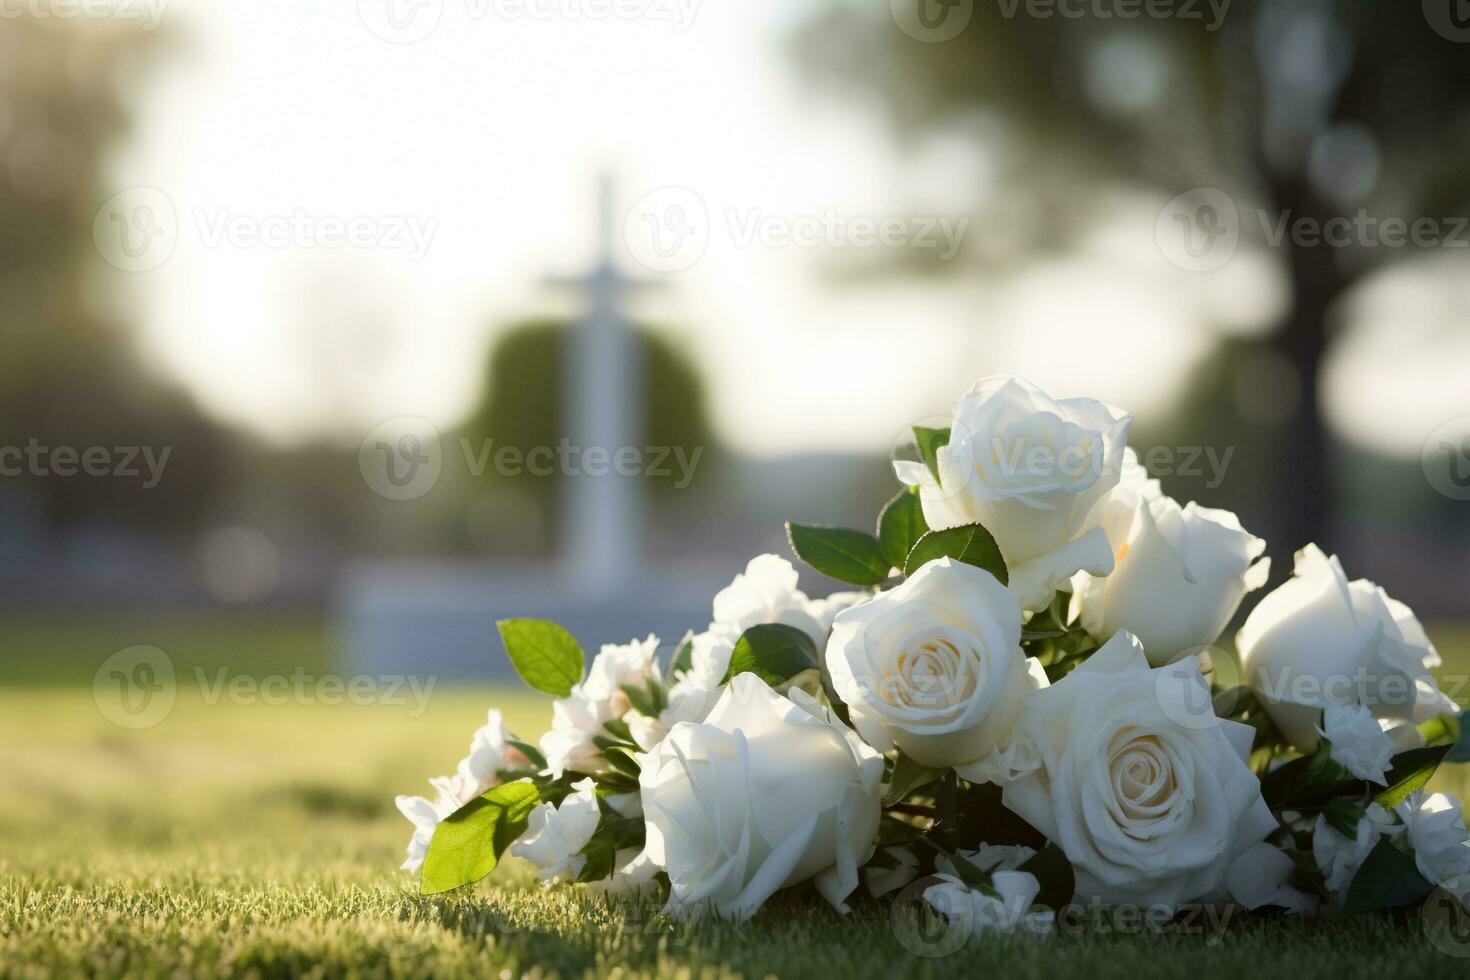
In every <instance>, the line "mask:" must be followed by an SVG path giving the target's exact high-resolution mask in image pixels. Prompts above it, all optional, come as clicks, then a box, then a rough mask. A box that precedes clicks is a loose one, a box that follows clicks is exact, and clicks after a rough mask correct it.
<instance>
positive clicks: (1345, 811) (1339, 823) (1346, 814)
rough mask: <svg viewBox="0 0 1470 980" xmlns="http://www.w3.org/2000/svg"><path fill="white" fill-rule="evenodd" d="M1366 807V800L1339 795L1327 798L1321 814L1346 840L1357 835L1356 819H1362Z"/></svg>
mask: <svg viewBox="0 0 1470 980" xmlns="http://www.w3.org/2000/svg"><path fill="white" fill-rule="evenodd" d="M1367 809H1368V804H1367V802H1366V801H1364V800H1362V799H1359V798H1357V797H1352V796H1339V797H1337V798H1335V799H1332V800H1328V801H1327V805H1326V806H1324V807H1323V808H1322V816H1324V817H1326V818H1327V825H1328V826H1330V827H1331V828H1332V829H1333V830H1335V831H1337V832H1338V833H1339V834H1342V836H1344V837H1346V838H1347V839H1348V840H1353V839H1355V838H1356V837H1357V836H1358V821H1360V820H1362V819H1363V813H1364V812H1365V811H1366V810H1367Z"/></svg>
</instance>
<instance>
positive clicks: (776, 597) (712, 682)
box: [644, 554, 864, 748]
mask: <svg viewBox="0 0 1470 980" xmlns="http://www.w3.org/2000/svg"><path fill="white" fill-rule="evenodd" d="M797 579H798V575H797V571H796V569H795V568H794V567H793V566H792V564H791V562H789V561H787V560H786V559H785V558H782V557H781V556H780V555H769V554H768V555H757V556H756V557H754V558H752V559H751V560H750V562H749V564H747V565H746V567H745V571H744V572H743V573H741V574H739V575H736V576H735V580H734V581H733V582H731V583H730V584H729V585H727V586H725V588H723V589H721V590H720V591H719V592H718V593H716V594H715V600H714V609H713V615H714V618H713V619H712V620H711V621H710V624H709V627H708V628H707V629H705V631H704V632H702V633H699V634H697V635H696V636H694V637H693V638H692V640H691V642H692V644H693V649H692V651H691V654H690V668H689V671H688V673H686V674H685V675H684V676H683V677H682V678H680V679H679V681H678V682H677V683H675V684H674V686H673V688H672V689H671V690H670V691H669V707H668V709H667V710H666V711H664V712H663V715H662V718H661V720H662V722H663V725H664V727H665V728H667V727H668V726H670V725H673V724H675V723H677V722H681V721H703V720H704V716H705V715H706V714H708V713H709V710H710V709H711V708H712V707H714V704H715V702H716V701H718V700H719V698H720V693H721V691H722V687H721V684H720V682H721V681H723V680H724V679H725V671H727V670H728V669H729V667H730V654H731V653H732V652H733V651H734V649H735V644H736V642H737V641H739V639H740V635H741V634H742V633H744V632H745V631H746V630H748V629H750V627H752V626H759V625H762V624H766V623H780V624H781V625H783V626H791V627H794V628H795V629H799V630H801V631H802V632H803V633H805V634H806V635H807V636H810V637H811V638H812V642H813V643H815V644H816V645H817V649H819V650H820V649H821V648H822V646H823V645H824V644H826V642H827V631H828V630H829V629H831V626H832V617H833V616H835V615H836V614H837V612H838V611H839V610H841V609H844V608H846V607H847V606H849V605H851V604H852V603H854V602H856V601H858V600H859V599H861V598H863V595H864V594H863V593H861V592H837V593H834V594H832V595H830V596H828V597H827V598H826V599H809V598H807V595H806V593H805V592H802V591H801V590H800V589H799V588H797ZM651 747H652V746H644V748H651Z"/></svg>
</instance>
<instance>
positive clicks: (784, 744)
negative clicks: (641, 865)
mask: <svg viewBox="0 0 1470 980" xmlns="http://www.w3.org/2000/svg"><path fill="white" fill-rule="evenodd" d="M639 763H640V765H641V766H642V773H641V775H640V776H639V784H640V786H641V791H642V797H643V811H644V814H645V817H646V819H647V824H646V829H647V846H646V849H645V851H646V853H647V855H648V857H649V859H650V860H652V861H653V862H654V863H655V864H657V865H659V866H660V867H662V868H663V869H664V870H665V871H666V872H667V873H668V876H669V882H670V885H671V888H670V894H669V902H668V908H667V911H668V913H669V914H670V915H672V916H675V917H686V916H690V915H696V914H698V913H699V912H700V911H702V910H704V909H706V908H708V909H710V910H712V911H713V912H715V913H716V914H717V915H719V916H721V917H722V918H729V919H736V920H743V919H747V918H749V917H750V916H751V915H754V914H755V911H756V910H757V909H758V908H760V906H761V904H762V903H763V902H765V900H766V899H767V898H769V897H770V896H771V895H772V894H773V893H775V892H776V891H777V890H778V889H781V888H785V887H787V886H789V885H795V884H797V883H799V882H802V881H806V880H808V879H815V883H816V887H817V890H818V891H819V892H820V893H821V894H822V896H823V897H824V898H826V899H827V901H828V902H830V903H831V904H832V905H833V906H834V907H836V908H837V909H839V910H841V911H845V910H846V906H845V904H844V902H845V900H846V899H847V896H848V895H850V894H852V891H853V889H854V888H856V887H857V884H858V868H860V867H861V866H862V865H863V864H864V863H866V862H867V860H868V858H869V857H871V856H872V854H873V850H874V847H875V840H876V835H877V830H878V817H879V813H880V799H879V783H880V782H881V781H882V779H883V757H882V756H881V755H879V754H878V753H877V752H875V751H873V749H872V748H870V747H869V746H867V745H865V744H864V743H863V741H862V740H861V739H859V738H858V737H857V735H856V734H854V733H853V732H852V731H850V730H849V729H848V728H847V727H846V726H844V725H843V724H842V723H841V722H839V721H837V720H836V718H834V717H833V716H832V714H831V713H830V712H829V711H828V710H826V709H825V708H824V707H822V706H821V705H820V704H819V703H817V702H816V701H815V700H813V699H812V698H810V697H808V696H807V695H805V694H804V693H803V692H801V691H799V690H793V691H792V692H791V699H790V700H788V699H786V698H784V697H782V696H781V695H779V694H777V693H776V692H775V691H773V690H771V688H770V687H769V686H768V685H767V684H766V683H765V682H764V681H762V680H761V679H760V678H759V677H757V676H756V675H754V674H750V673H744V674H740V675H739V676H738V677H735V678H734V679H733V680H732V681H731V682H730V684H729V685H728V686H727V687H726V689H725V693H724V694H723V695H722V696H721V697H720V700H719V703H717V704H716V705H715V707H714V709H713V710H712V711H711V712H710V715H709V717H708V719H706V721H705V722H704V723H703V724H693V723H690V722H681V723H680V724H677V725H675V726H674V727H673V728H672V729H671V730H670V732H669V734H668V737H666V738H665V739H664V740H663V741H662V742H660V743H659V745H658V747H657V748H656V749H654V750H653V751H652V752H650V753H648V754H646V755H643V756H640V757H639Z"/></svg>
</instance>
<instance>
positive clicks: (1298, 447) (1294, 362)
mask: <svg viewBox="0 0 1470 980" xmlns="http://www.w3.org/2000/svg"><path fill="white" fill-rule="evenodd" d="M1273 197H1274V198H1275V204H1276V206H1277V208H1278V209H1279V215H1287V214H1289V215H1290V218H1291V220H1292V221H1296V220H1298V219H1302V218H1311V219H1315V220H1316V221H1319V222H1325V221H1326V220H1327V218H1329V217H1331V216H1332V215H1333V214H1334V210H1333V209H1332V208H1331V207H1330V206H1328V205H1326V203H1325V202H1323V201H1321V200H1318V199H1317V198H1316V196H1315V195H1314V194H1312V193H1311V191H1310V190H1309V189H1308V188H1306V187H1305V186H1303V184H1302V183H1300V182H1295V181H1293V182H1290V183H1287V184H1284V185H1279V186H1278V187H1277V188H1276V193H1275V194H1273ZM1319 227H1320V225H1319ZM1282 247H1283V248H1286V249H1287V267H1288V269H1289V271H1290V275H1291V287H1292V305H1291V310H1290V313H1289V315H1288V317H1287V320H1286V322H1285V323H1284V324H1283V325H1282V327H1281V329H1279V330H1278V331H1277V332H1276V333H1275V334H1273V335H1272V336H1271V338H1270V339H1269V341H1268V343H1269V345H1270V346H1271V348H1272V349H1273V350H1274V351H1275V352H1276V353H1278V354H1279V355H1281V356H1282V357H1283V358H1285V360H1286V361H1287V362H1288V363H1290V365H1291V366H1292V368H1294V369H1295V371H1296V376H1297V380H1298V383H1299V385H1300V388H1299V391H1300V397H1299V399H1298V402H1297V406H1296V411H1295V412H1293V413H1292V416H1291V420H1290V422H1289V423H1288V424H1287V426H1286V427H1285V431H1284V432H1283V433H1282V438H1281V440H1280V442H1279V443H1278V460H1277V466H1276V473H1277V480H1278V483H1277V487H1276V490H1277V499H1278V500H1279V502H1280V503H1279V508H1280V509H1279V514H1280V517H1279V519H1278V526H1277V529H1276V537H1275V540H1273V541H1272V545H1273V549H1272V550H1273V551H1276V552H1277V553H1278V554H1291V553H1294V552H1295V551H1296V550H1297V549H1299V548H1302V547H1304V546H1305V545H1307V544H1309V543H1317V544H1319V545H1321V546H1322V547H1323V548H1324V549H1326V550H1328V551H1329V552H1330V551H1331V550H1332V548H1333V543H1334V542H1333V537H1332V521H1331V515H1332V510H1333V500H1334V486H1333V480H1332V472H1333V453H1332V446H1331V440H1330V439H1329V437H1328V433H1327V429H1326V425H1325V423H1324V421H1323V417H1322V400H1321V392H1322V365H1323V360H1324V358H1325V355H1326V352H1327V346H1328V339H1329V335H1328V326H1329V324H1328V318H1329V317H1330V316H1331V315H1332V313H1333V309H1332V308H1333V304H1334V303H1335V301H1336V300H1337V299H1338V298H1339V297H1340V296H1341V295H1342V294H1343V292H1344V291H1345V290H1346V289H1347V287H1348V286H1349V285H1350V284H1351V277H1350V276H1349V275H1347V274H1346V273H1344V272H1343V269H1342V264H1341V262H1340V259H1341V258H1342V256H1340V255H1339V254H1338V252H1339V250H1338V249H1335V248H1333V247H1331V246H1329V245H1326V244H1324V243H1321V242H1319V243H1317V244H1316V245H1310V246H1302V245H1295V244H1292V242H1291V241H1290V238H1289V237H1288V239H1287V240H1286V241H1285V242H1284V243H1283V245H1282ZM1280 571H1283V572H1288V573H1289V571H1290V569H1289V567H1286V568H1282V569H1280Z"/></svg>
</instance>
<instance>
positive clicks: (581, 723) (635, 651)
mask: <svg viewBox="0 0 1470 980" xmlns="http://www.w3.org/2000/svg"><path fill="white" fill-rule="evenodd" d="M657 652H658V637H656V636H653V635H652V634H650V635H649V636H648V638H647V639H644V640H641V641H639V640H634V641H633V642H631V643H625V644H621V645H619V644H612V643H609V644H606V645H604V646H603V647H602V649H601V650H600V651H598V654H597V656H596V657H594V658H593V660H592V666H591V667H590V668H588V670H587V676H586V677H585V678H584V679H583V680H582V682H581V683H579V684H577V685H576V686H574V687H573V688H572V691H571V693H570V694H569V695H567V696H566V697H564V698H558V699H557V700H556V701H554V702H553V703H552V705H551V729H550V730H549V731H548V732H547V733H546V734H545V735H542V736H541V743H540V744H541V753H542V754H543V755H545V756H546V767H547V769H549V770H550V771H551V774H552V775H553V776H557V777H558V778H559V777H560V776H561V774H562V773H563V772H565V771H566V770H568V769H570V770H572V771H573V772H586V771H590V770H592V769H595V764H594V757H595V756H596V755H597V754H598V753H599V752H600V751H601V750H599V749H598V748H597V746H596V745H594V744H593V742H592V739H593V738H594V737H596V736H598V735H601V734H602V731H603V727H602V726H603V725H605V724H607V723H608V722H610V721H617V720H620V719H621V718H623V716H624V715H626V714H628V713H629V710H630V705H629V703H628V696H627V694H625V693H623V690H622V689H623V687H624V685H630V686H632V687H640V688H641V687H643V686H644V685H645V684H647V683H648V682H649V681H654V682H658V681H659V679H660V678H659V671H658V662H657V661H656V660H655V659H654V655H655V654H656V653H657Z"/></svg>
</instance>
